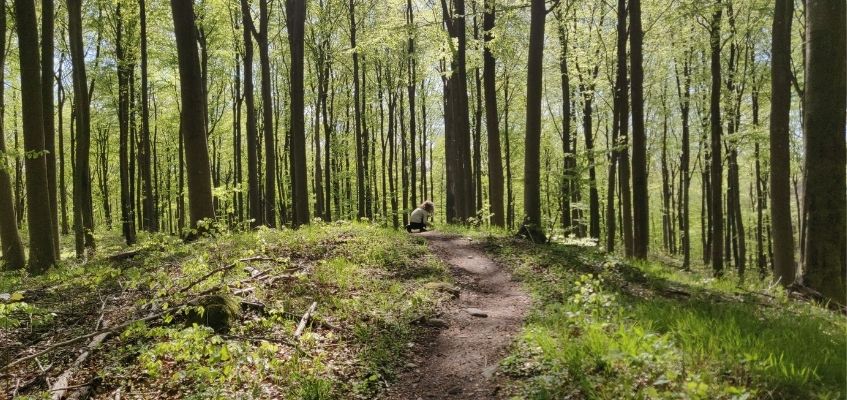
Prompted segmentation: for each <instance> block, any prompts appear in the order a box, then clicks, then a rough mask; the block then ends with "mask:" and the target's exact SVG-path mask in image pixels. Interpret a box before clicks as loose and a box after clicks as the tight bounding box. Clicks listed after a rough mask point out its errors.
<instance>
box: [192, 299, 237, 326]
mask: <svg viewBox="0 0 847 400" xmlns="http://www.w3.org/2000/svg"><path fill="white" fill-rule="evenodd" d="M193 305H194V306H196V307H193V308H191V309H189V311H188V312H187V314H186V318H185V323H186V324H187V325H191V324H199V325H206V326H208V327H210V328H212V329H214V330H215V332H222V333H226V332H229V328H230V327H231V326H232V324H233V323H234V322H235V320H236V319H237V318H238V315H239V313H240V312H241V302H240V301H239V300H238V299H236V298H234V297H233V296H228V295H220V294H211V295H208V296H203V297H201V298H199V299H197V301H196V302H195V304H193ZM201 307H202V310H201V309H200V308H201Z"/></svg>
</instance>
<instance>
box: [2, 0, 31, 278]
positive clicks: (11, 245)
mask: <svg viewBox="0 0 847 400" xmlns="http://www.w3.org/2000/svg"><path fill="white" fill-rule="evenodd" d="M0 65H6V1H5V0H0ZM5 78H6V69H5V68H0V82H3V81H4V80H5ZM5 91H6V85H0V246H2V249H0V250H2V251H3V261H4V262H5V269H7V270H12V269H20V268H23V267H24V266H25V264H26V256H25V255H24V246H23V243H22V242H21V236H20V234H19V233H18V221H17V216H16V215H15V200H14V198H13V195H12V194H13V192H12V181H11V178H10V175H9V166H10V165H11V163H10V162H9V157H8V156H7V155H6V152H7V151H8V150H7V148H6V130H5V129H4V126H5V125H4V124H3V122H4V119H5V118H4V115H5V108H6V101H5V97H4V96H5Z"/></svg>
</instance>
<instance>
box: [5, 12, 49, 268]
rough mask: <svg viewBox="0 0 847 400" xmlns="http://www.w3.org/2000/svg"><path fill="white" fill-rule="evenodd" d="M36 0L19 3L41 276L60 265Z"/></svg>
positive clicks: (31, 210)
mask: <svg viewBox="0 0 847 400" xmlns="http://www.w3.org/2000/svg"><path fill="white" fill-rule="evenodd" d="M35 15H36V13H35V2H34V0H15V17H16V18H15V19H16V23H15V25H16V27H17V31H18V44H19V51H18V52H19V58H20V71H21V109H22V117H23V131H24V149H25V151H26V152H27V157H26V160H25V161H24V163H25V165H26V209H27V226H28V228H29V264H28V265H27V269H28V270H29V272H30V273H32V274H40V273H42V272H44V271H46V270H47V269H48V268H50V267H51V266H52V265H53V264H54V263H55V262H56V250H55V246H54V243H55V241H54V235H53V217H52V210H51V208H50V207H51V203H50V202H49V201H44V198H47V197H48V196H49V195H50V189H49V184H48V172H47V171H48V170H47V156H46V152H45V150H46V149H45V145H44V123H43V121H44V119H43V114H44V104H43V102H42V97H41V75H40V73H39V62H38V23H37V22H36V18H35Z"/></svg>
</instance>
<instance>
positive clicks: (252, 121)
mask: <svg viewBox="0 0 847 400" xmlns="http://www.w3.org/2000/svg"><path fill="white" fill-rule="evenodd" d="M241 19H242V23H243V24H244V26H243V32H242V36H243V37H244V106H245V108H246V110H245V114H246V117H247V121H246V128H247V201H248V207H247V209H248V215H249V216H250V217H249V218H250V219H251V220H252V222H251V224H250V225H251V226H252V227H257V226H259V225H262V223H263V222H264V215H263V213H262V193H261V189H260V187H259V128H258V127H257V125H256V123H257V122H256V100H255V99H256V97H255V94H254V92H255V91H254V90H253V39H252V36H251V34H250V33H251V27H252V25H253V20H252V17H251V16H250V6H249V4H248V2H247V0H241Z"/></svg>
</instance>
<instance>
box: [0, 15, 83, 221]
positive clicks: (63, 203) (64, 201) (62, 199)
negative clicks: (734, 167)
mask: <svg viewBox="0 0 847 400" xmlns="http://www.w3.org/2000/svg"><path fill="white" fill-rule="evenodd" d="M0 6H2V4H0ZM0 53H2V49H0ZM64 60H65V54H64V53H62V57H61V61H60V63H59V73H58V74H57V75H56V76H57V77H59V78H57V81H58V84H57V85H56V86H57V89H58V98H57V102H58V107H57V109H58V113H59V115H58V118H57V119H58V123H59V127H58V129H57V132H58V137H59V149H58V153H59V205H60V209H61V211H62V212H61V216H62V223H61V228H62V234H63V235H67V234H68V233H69V232H70V229H69V228H70V227H69V226H68V207H67V205H68V196H67V193H68V190H67V185H66V184H65V132H64V129H63V127H64V118H63V116H64V113H63V111H64V108H65V100H66V99H67V97H66V95H65V86H64V84H62V81H61V77H62V76H63V74H62V64H63V63H64ZM0 81H2V77H0ZM2 97H3V96H2V93H0V98H2ZM2 107H3V106H2V101H0V112H2V109H3V108H2ZM0 124H2V118H0ZM0 151H2V150H0ZM10 193H11V188H10Z"/></svg>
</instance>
